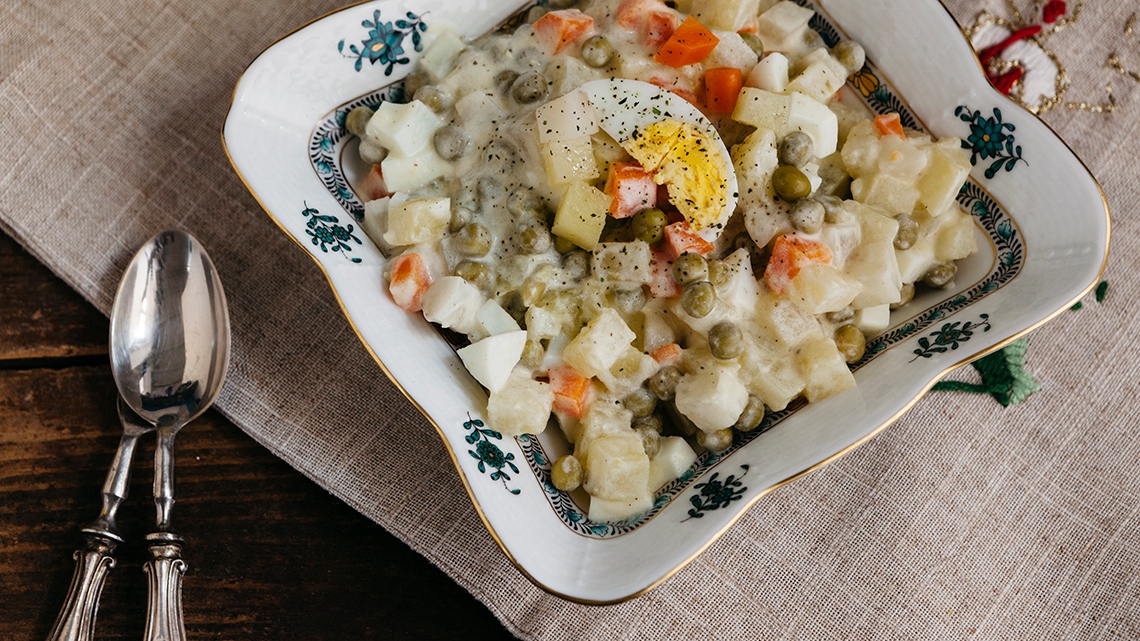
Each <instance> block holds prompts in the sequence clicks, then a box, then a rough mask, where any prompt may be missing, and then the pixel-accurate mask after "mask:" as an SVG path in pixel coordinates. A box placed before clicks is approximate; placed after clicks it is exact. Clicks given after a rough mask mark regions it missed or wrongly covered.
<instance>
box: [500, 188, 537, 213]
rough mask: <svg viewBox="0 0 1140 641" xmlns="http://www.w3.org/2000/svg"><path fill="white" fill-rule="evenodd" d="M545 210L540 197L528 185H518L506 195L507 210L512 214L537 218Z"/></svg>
mask: <svg viewBox="0 0 1140 641" xmlns="http://www.w3.org/2000/svg"><path fill="white" fill-rule="evenodd" d="M544 210H545V204H544V203H543V201H542V197H541V196H539V195H538V194H536V193H535V192H534V190H533V189H532V188H529V187H519V188H518V189H516V190H514V191H512V192H511V195H510V196H507V211H509V212H510V213H511V214H512V215H514V216H530V217H534V218H537V217H539V216H541V215H542V213H543V211H544Z"/></svg>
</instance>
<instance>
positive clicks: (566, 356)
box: [562, 307, 637, 377]
mask: <svg viewBox="0 0 1140 641" xmlns="http://www.w3.org/2000/svg"><path fill="white" fill-rule="evenodd" d="M636 337H637V335H636V334H634V332H633V330H631V329H630V328H629V327H628V326H627V325H626V324H625V321H624V320H622V318H621V316H620V315H619V314H618V313H617V312H616V311H615V310H614V309H613V308H611V307H607V308H605V309H604V310H603V311H602V313H601V314H598V315H597V316H595V317H594V318H593V320H591V321H590V322H589V323H588V324H587V325H586V327H585V328H583V329H582V331H581V332H579V333H578V336H576V337H575V338H574V340H572V341H570V344H569V345H567V346H566V349H565V350H563V352H562V358H563V360H565V361H566V364H567V365H569V366H570V367H573V368H574V369H576V370H578V371H579V372H580V373H581V374H582V375H583V376H587V377H593V376H597V375H598V374H599V373H601V372H603V371H605V370H608V369H609V368H610V367H612V366H613V364H614V363H615V362H617V359H618V357H619V356H621V355H622V354H624V353H625V350H626V348H627V347H629V345H630V343H632V342H633V339H634V338H636Z"/></svg>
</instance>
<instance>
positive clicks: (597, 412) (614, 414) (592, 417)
mask: <svg viewBox="0 0 1140 641" xmlns="http://www.w3.org/2000/svg"><path fill="white" fill-rule="evenodd" d="M632 422H633V413H632V412H630V411H629V410H627V409H625V408H624V407H621V406H620V405H616V404H614V403H591V404H590V406H589V407H588V408H586V414H585V415H584V416H582V420H581V423H580V424H579V426H578V433H577V435H576V438H575V439H574V456H575V457H577V458H578V460H579V461H580V462H581V463H582V465H586V462H587V460H589V458H590V448H591V447H592V444H593V443H594V441H596V440H598V439H600V438H602V437H605V436H622V435H625V434H632V435H634V436H636V432H634V431H633V428H631V427H630V424H631V423H632ZM637 438H638V441H640V437H637ZM643 451H644V450H643Z"/></svg>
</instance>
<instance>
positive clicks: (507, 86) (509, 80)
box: [495, 69, 519, 95]
mask: <svg viewBox="0 0 1140 641" xmlns="http://www.w3.org/2000/svg"><path fill="white" fill-rule="evenodd" d="M518 78H519V72H517V71H514V70H511V69H505V70H503V71H500V72H499V74H498V75H497V76H495V87H497V88H498V89H499V93H501V94H503V95H507V94H509V93H510V91H511V87H513V86H514V84H515V81H516V80H518Z"/></svg>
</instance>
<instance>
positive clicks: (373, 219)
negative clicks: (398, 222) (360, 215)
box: [360, 197, 392, 254]
mask: <svg viewBox="0 0 1140 641" xmlns="http://www.w3.org/2000/svg"><path fill="white" fill-rule="evenodd" d="M391 200H392V199H391V198H390V197H385V198H377V199H376V200H370V201H368V202H366V203H364V220H362V221H361V222H360V228H361V229H363V230H364V235H366V236H368V237H369V238H370V239H372V242H374V243H376V248H377V249H379V250H380V251H381V252H382V253H384V254H387V253H388V252H389V251H391V249H392V245H390V244H388V241H386V240H384V232H385V231H386V230H387V229H388V204H389V203H390V202H391Z"/></svg>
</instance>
